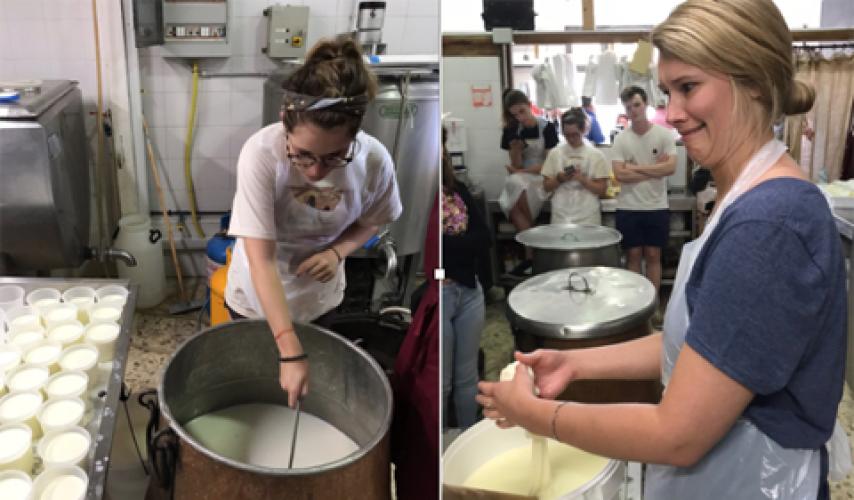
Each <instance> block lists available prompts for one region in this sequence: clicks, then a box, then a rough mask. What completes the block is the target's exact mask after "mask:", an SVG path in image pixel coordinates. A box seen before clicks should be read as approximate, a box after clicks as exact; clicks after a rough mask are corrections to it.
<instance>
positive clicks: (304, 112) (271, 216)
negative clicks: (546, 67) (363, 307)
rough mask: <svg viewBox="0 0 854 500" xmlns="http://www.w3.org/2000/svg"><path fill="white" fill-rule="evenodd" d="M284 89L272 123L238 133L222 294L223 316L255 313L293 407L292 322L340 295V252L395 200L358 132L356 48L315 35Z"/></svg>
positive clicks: (368, 84)
mask: <svg viewBox="0 0 854 500" xmlns="http://www.w3.org/2000/svg"><path fill="white" fill-rule="evenodd" d="M284 89H285V94H284V99H283V104H282V122H280V123H274V124H272V125H268V126H267V127H264V128H263V129H261V130H260V131H258V132H257V133H255V134H254V135H253V136H252V137H250V138H249V140H247V141H246V144H245V145H244V146H243V149H242V150H241V152H240V157H239V158H238V161H237V192H236V195H235V197H234V206H233V211H232V217H231V224H230V227H229V234H231V235H232V236H235V237H237V238H238V240H237V244H236V246H235V249H234V256H233V258H232V261H231V266H230V268H229V271H228V280H227V285H226V290H225V301H226V306H227V307H228V308H229V311H230V312H231V314H232V317H233V318H239V317H252V318H256V317H265V318H266V319H267V323H268V324H269V325H270V330H271V332H272V333H273V336H274V338H275V341H276V345H277V347H278V350H279V353H280V356H281V364H280V375H279V382H280V385H281V386H282V388H283V389H284V390H286V391H287V392H288V403H289V404H290V405H291V406H294V405H295V404H296V402H297V399H298V398H299V397H300V396H301V395H303V394H305V393H306V392H307V389H308V385H307V382H308V362H307V361H306V359H305V355H304V353H303V350H302V345H301V344H300V341H299V339H298V338H297V336H296V333H295V331H294V327H293V322H295V321H296V322H309V321H318V318H320V317H321V316H324V315H325V314H327V313H328V312H329V311H331V310H332V309H333V308H335V307H336V306H337V305H338V304H339V303H340V302H341V300H342V299H343V292H344V285H345V283H344V264H343V263H344V258H345V257H346V256H347V255H348V254H350V253H351V252H353V251H354V250H356V249H357V248H359V247H360V246H362V244H364V243H365V242H366V241H367V240H368V239H369V238H371V236H373V235H374V234H375V233H376V232H377V229H378V227H379V226H380V225H383V224H387V223H389V222H392V221H393V220H395V219H397V218H398V217H399V216H400V213H401V210H402V209H401V204H400V197H399V194H398V189H397V182H396V180H395V175H394V166H393V164H392V160H391V156H390V155H389V153H388V151H387V150H386V148H385V147H384V146H383V145H382V144H381V143H380V142H379V141H377V140H376V139H375V138H373V137H371V136H369V135H368V134H366V133H364V132H362V131H360V129H359V128H360V126H361V123H362V117H363V116H364V113H365V109H366V107H367V104H368V102H369V101H370V100H371V99H373V97H374V95H375V94H376V89H377V84H376V79H375V77H374V76H373V74H372V73H371V72H370V71H369V70H368V68H367V67H366V66H365V64H364V62H363V59H362V53H361V51H360V50H359V47H358V45H356V44H355V43H354V42H353V41H351V40H342V41H321V42H319V43H318V44H317V45H315V46H314V47H313V48H312V49H311V51H310V52H309V54H308V55H307V56H306V60H305V63H304V64H303V66H301V67H300V68H299V69H298V70H296V71H295V72H294V74H293V75H292V76H291V77H290V78H289V79H288V81H287V82H286V83H285V84H284Z"/></svg>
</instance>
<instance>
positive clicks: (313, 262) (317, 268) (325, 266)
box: [296, 248, 338, 283]
mask: <svg viewBox="0 0 854 500" xmlns="http://www.w3.org/2000/svg"><path fill="white" fill-rule="evenodd" d="M336 272H338V255H337V254H336V253H335V252H334V251H333V250H332V249H331V248H327V249H326V250H324V251H322V252H318V253H316V254H314V255H312V256H311V257H309V258H307V259H305V260H304V261H302V263H301V264H300V265H299V267H297V273H296V274H297V276H302V275H303V274H305V273H308V275H309V276H311V277H312V278H314V279H316V280H317V281H319V282H321V283H326V282H327V281H329V280H331V279H332V278H334V277H335V273H336Z"/></svg>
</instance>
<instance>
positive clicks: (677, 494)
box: [644, 140, 820, 500]
mask: <svg viewBox="0 0 854 500" xmlns="http://www.w3.org/2000/svg"><path fill="white" fill-rule="evenodd" d="M785 152H786V146H785V145H784V144H783V143H782V142H779V141H776V140H772V141H770V142H768V143H767V144H765V145H764V146H763V147H762V148H761V149H760V150H759V151H758V152H757V153H756V154H755V155H754V156H753V157H752V158H751V159H750V161H749V162H748V164H747V167H746V168H745V169H744V171H743V172H742V173H741V175H739V177H738V179H737V180H736V181H735V184H734V185H733V187H732V189H731V190H730V191H729V193H727V195H726V197H725V198H724V199H723V201H721V202H720V203H719V204H718V206H716V207H715V211H714V213H713V214H712V217H711V219H710V220H709V223H708V225H707V226H706V228H705V230H704V231H703V234H701V235H700V237H699V238H698V239H697V240H695V241H693V242H691V243H687V244H686V245H685V246H684V247H683V248H682V255H681V257H680V260H679V268H678V270H677V272H676V280H675V283H674V285H673V293H672V295H671V296H670V301H669V302H668V304H667V310H666V312H665V315H664V335H663V345H662V352H661V358H662V359H661V372H662V373H661V380H662V383H663V384H664V386H665V388H666V387H667V384H668V383H669V381H670V374H671V372H672V370H673V366H674V364H675V363H676V359H677V358H678V357H679V352H680V350H681V349H682V345H683V344H684V342H685V335H686V333H687V331H688V325H689V318H688V305H687V303H686V300H685V284H686V282H687V281H688V278H689V276H690V275H691V269H692V268H693V266H694V262H695V260H696V258H697V255H699V253H700V250H701V249H702V248H703V245H704V244H705V243H706V240H708V238H709V235H710V234H711V233H712V232H713V231H714V229H715V226H717V224H718V221H719V220H720V217H721V214H723V212H724V211H725V210H726V208H727V207H729V206H730V205H731V204H732V203H733V202H734V201H735V200H736V199H738V197H739V196H740V195H741V194H743V193H744V192H745V191H746V190H747V189H748V188H749V187H751V186H752V185H753V184H754V183H755V182H756V180H757V179H759V178H760V177H761V176H762V175H763V174H765V173H766V172H767V171H768V169H770V168H771V166H773V165H774V163H775V162H776V161H777V160H778V159H779V158H780V156H781V155H783V154H784V153H785ZM697 432H701V430H698V431H697ZM819 461H820V455H819V451H818V450H808V449H787V448H783V447H782V446H780V445H779V444H777V443H776V442H774V440H772V439H771V438H770V437H768V436H767V435H766V434H765V433H763V432H762V431H761V430H759V429H758V428H757V427H756V426H755V425H754V424H753V423H751V422H750V421H749V420H747V419H745V418H739V419H738V420H737V421H736V423H735V424H734V425H733V427H732V429H730V431H729V432H728V433H727V435H726V436H724V437H723V439H721V441H720V442H718V444H716V445H715V447H714V448H712V450H711V451H710V452H709V453H708V454H706V456H705V457H703V458H702V459H701V460H700V461H699V462H698V463H697V464H696V465H694V466H693V467H690V468H682V467H673V466H666V465H649V466H648V467H647V473H646V482H645V487H644V498H645V499H647V500H659V499H661V500H664V499H682V498H691V499H693V500H706V499H708V500H720V499H724V498H725V499H727V500H741V499H744V500H755V499H757V498H773V499H776V500H788V499H793V500H794V499H798V500H802V499H809V498H815V497H816V494H817V492H818V487H819V484H820V478H819V475H820V473H819V471H820V462H819Z"/></svg>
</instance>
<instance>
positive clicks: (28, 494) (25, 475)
mask: <svg viewBox="0 0 854 500" xmlns="http://www.w3.org/2000/svg"><path fill="white" fill-rule="evenodd" d="M31 453H32V451H31ZM0 491H2V492H3V498H4V499H5V500H32V498H33V479H32V478H31V477H30V473H29V471H27V472H23V471H20V470H13V469H10V470H4V471H2V472H0Z"/></svg>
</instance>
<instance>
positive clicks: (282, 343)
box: [276, 331, 308, 408]
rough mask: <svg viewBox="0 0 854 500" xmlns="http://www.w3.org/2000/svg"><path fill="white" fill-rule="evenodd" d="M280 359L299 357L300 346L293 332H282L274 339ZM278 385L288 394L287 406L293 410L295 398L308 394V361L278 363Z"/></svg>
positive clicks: (295, 402)
mask: <svg viewBox="0 0 854 500" xmlns="http://www.w3.org/2000/svg"><path fill="white" fill-rule="evenodd" d="M276 344H277V346H278V348H279V354H280V355H281V356H282V357H291V356H299V355H300V354H302V353H303V350H302V344H300V341H299V339H298V338H297V336H296V334H295V333H294V332H293V331H289V332H284V333H283V334H281V335H280V336H279V337H278V338H277V339H276ZM279 385H281V386H282V389H283V390H285V391H287V393H288V406H290V407H291V408H293V407H294V406H296V404H297V398H298V397H301V396H305V395H306V394H308V361H306V360H301V361H286V362H280V363H279Z"/></svg>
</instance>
